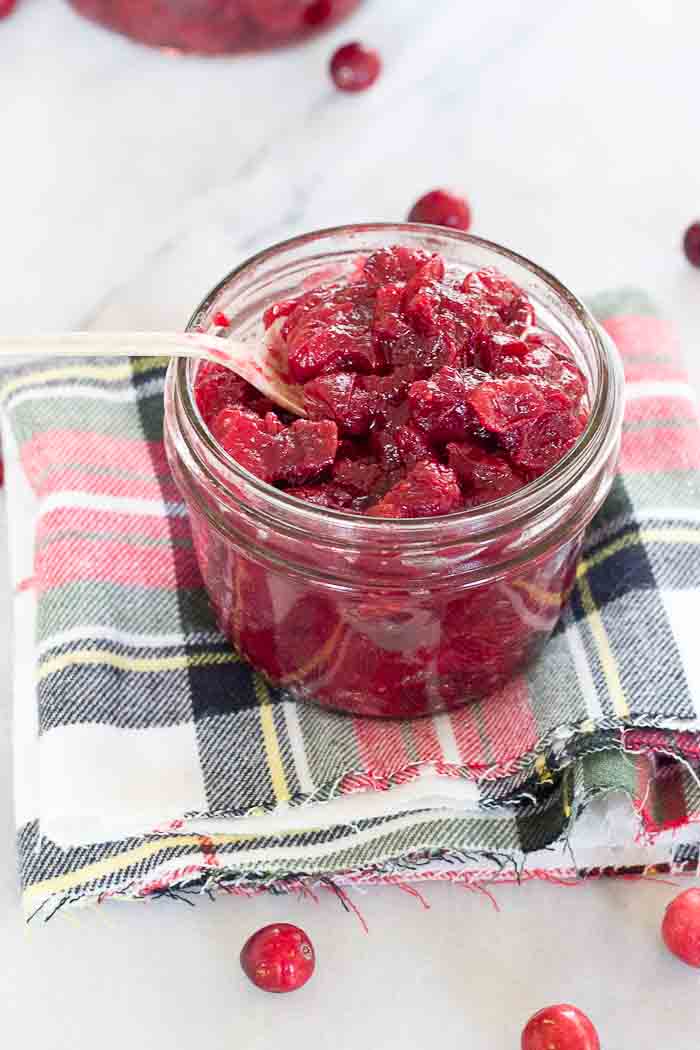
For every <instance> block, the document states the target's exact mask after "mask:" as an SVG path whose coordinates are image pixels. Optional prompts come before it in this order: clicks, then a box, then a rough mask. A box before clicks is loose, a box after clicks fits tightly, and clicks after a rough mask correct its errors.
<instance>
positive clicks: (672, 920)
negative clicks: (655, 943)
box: [661, 886, 700, 967]
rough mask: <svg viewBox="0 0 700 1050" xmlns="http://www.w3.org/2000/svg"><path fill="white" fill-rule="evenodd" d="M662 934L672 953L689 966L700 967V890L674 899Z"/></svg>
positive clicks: (694, 889) (693, 890)
mask: <svg viewBox="0 0 700 1050" xmlns="http://www.w3.org/2000/svg"><path fill="white" fill-rule="evenodd" d="M661 933H662V936H663V939H664V943H665V945H666V947H667V948H668V950H669V951H670V952H673V954H674V955H675V956H677V957H678V958H679V959H681V960H682V961H683V962H684V963H687V965H688V966H696V967H700V889H698V888H697V887H696V886H694V887H692V889H689V890H684V892H683V893H679V894H678V896H677V897H674V898H673V900H672V901H671V903H670V904H669V905H668V907H667V908H666V913H665V915H664V921H663V924H662V927H661Z"/></svg>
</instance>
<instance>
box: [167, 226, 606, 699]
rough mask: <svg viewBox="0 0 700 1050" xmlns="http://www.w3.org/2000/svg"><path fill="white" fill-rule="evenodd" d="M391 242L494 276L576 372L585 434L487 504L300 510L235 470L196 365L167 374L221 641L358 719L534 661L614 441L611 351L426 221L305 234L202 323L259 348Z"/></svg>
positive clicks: (251, 273) (568, 578) (557, 291)
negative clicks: (416, 510)
mask: <svg viewBox="0 0 700 1050" xmlns="http://www.w3.org/2000/svg"><path fill="white" fill-rule="evenodd" d="M388 245H400V246H404V247H405V248H406V249H407V250H408V251H417V250H420V251H425V252H427V253H429V254H432V253H439V254H440V256H442V257H443V258H444V259H445V261H446V264H447V267H448V270H449V271H450V272H455V273H459V274H461V275H462V276H464V275H466V274H468V273H469V272H472V271H477V270H484V269H486V268H488V267H495V268H497V269H498V270H499V271H500V272H501V273H503V274H504V275H505V277H506V278H508V279H509V280H511V281H514V282H515V283H516V284H518V285H519V286H520V287H522V288H523V289H524V291H525V292H526V294H527V296H528V298H529V300H530V302H531V303H533V305H534V307H535V310H536V313H537V315H538V318H539V319H540V321H541V323H543V324H544V325H545V327H546V328H548V329H549V330H551V331H552V332H555V333H556V335H557V337H558V338H559V339H561V340H563V341H564V342H565V343H566V344H567V345H568V346H569V347H570V348H571V349H572V352H573V353H574V354H575V358H576V360H577V362H578V363H579V367H580V368H581V370H582V371H583V373H584V374H585V376H586V379H587V382H588V389H589V398H590V415H589V420H588V424H587V426H586V427H585V430H584V431H583V433H582V435H581V436H580V438H579V439H578V442H577V443H576V445H575V446H574V447H573V448H572V449H571V450H570V451H569V452H567V453H566V454H565V455H564V456H563V458H562V459H561V460H560V461H559V462H557V463H556V464H555V465H554V466H553V467H551V469H549V470H546V471H545V472H544V473H543V474H542V476H540V477H537V478H536V479H535V480H533V481H530V483H528V484H525V485H524V486H523V487H521V488H518V489H517V490H516V491H512V492H507V493H505V494H502V498H498V499H496V500H495V501H494V502H487V503H479V504H478V505H476V506H464V507H463V508H462V509H459V510H457V511H456V512H455V513H451V514H444V515H443V516H440V517H425V518H421V519H416V518H402V519H400V520H398V519H397V518H395V517H392V516H388V517H383V516H378V517H375V516H373V515H372V514H361V513H356V512H348V511H347V510H344V509H336V508H333V507H330V508H329V507H328V506H325V507H324V506H319V505H315V504H313V503H310V502H304V501H302V500H301V499H298V498H296V497H295V496H294V495H292V494H290V493H289V492H285V491H280V490H279V489H275V488H273V487H272V486H271V485H269V484H267V483H266V482H265V481H263V480H261V479H260V478H258V477H255V476H253V475H252V474H250V473H249V472H248V471H246V470H245V469H244V468H243V467H241V466H240V464H238V463H236V462H235V461H234V460H233V459H232V458H231V457H230V456H229V455H227V453H226V451H225V450H224V449H223V448H222V447H221V445H220V444H218V442H217V441H216V440H215V439H214V438H213V436H212V434H211V432H210V431H209V430H208V428H207V427H206V425H205V424H204V420H203V418H202V416H201V415H200V412H199V410H198V408H197V404H196V396H195V384H196V375H197V366H196V364H194V363H192V362H173V363H172V364H171V367H170V370H169V374H168V382H167V390H166V427H165V436H166V447H167V449H168V454H169V457H170V462H171V466H172V469H173V472H174V475H175V478H176V480H177V482H178V484H179V487H180V489H181V491H182V493H183V498H184V499H185V502H186V503H187V506H188V510H189V514H190V519H191V522H192V529H193V536H194V542H195V547H196V550H197V556H198V559H199V562H200V566H201V569H202V574H203V577H204V581H205V584H206V587H207V590H208V592H209V595H210V597H211V599H212V602H213V605H214V607H215V609H216V612H217V615H218V618H219V621H220V623H221V625H222V627H223V629H224V630H225V631H226V632H227V634H228V635H229V637H230V638H231V641H232V643H233V644H234V646H236V648H237V649H238V650H239V651H240V652H241V653H242V654H243V655H244V656H245V657H246V658H247V659H248V660H249V661H250V662H251V663H252V664H253V666H254V667H256V668H257V669H258V670H260V671H262V672H263V673H264V674H265V675H266V676H267V677H268V679H270V681H272V682H273V683H274V684H276V685H279V686H283V687H285V688H287V689H289V690H290V691H291V692H292V693H294V694H295V695H296V696H298V697H300V698H303V699H310V700H315V701H316V702H318V703H321V704H324V705H326V706H328V707H332V708H336V709H340V710H345V711H351V712H354V713H358V714H366V715H381V716H386V717H411V716H415V715H423V714H427V713H432V712H435V711H439V710H443V709H446V708H451V707H455V706H458V705H460V704H463V703H467V702H469V701H470V700H474V699H479V698H482V697H484V696H487V695H488V694H489V693H490V692H492V691H494V690H496V689H498V688H499V687H501V686H503V685H505V684H506V683H507V682H508V681H509V680H510V679H511V678H512V677H513V676H514V675H515V674H516V673H517V672H518V671H520V670H521V669H522V668H523V667H525V666H526V665H527V664H528V663H529V662H530V661H531V660H532V659H533V658H534V657H535V656H536V655H537V653H538V652H539V651H540V649H541V647H542V645H543V644H544V642H545V641H546V638H547V637H548V635H549V634H550V633H551V631H552V629H553V627H554V625H555V624H556V621H557V619H558V617H559V614H560V611H561V608H562V606H563V604H564V603H565V601H566V599H567V597H568V594H569V591H570V589H571V587H572V585H573V582H574V580H575V574H576V566H577V562H578V558H579V554H580V550H581V544H582V539H583V533H584V530H585V527H586V525H587V524H588V522H589V521H590V519H591V517H592V516H593V514H594V513H595V512H596V510H597V509H598V508H599V506H600V505H601V503H602V501H603V499H604V497H605V495H606V494H607V491H608V489H609V486H610V484H611V481H612V477H613V473H614V469H615V464H616V458H617V453H618V449H619V441H620V429H621V416H622V379H621V370H620V366H619V362H618V359H617V355H616V353H615V351H614V349H613V348H612V347H611V344H610V343H609V342H608V341H607V340H606V339H605V338H604V337H603V336H602V334H601V332H600V330H599V329H598V327H597V326H596V325H595V322H593V321H592V319H591V318H590V316H589V315H588V314H587V312H586V311H585V309H584V307H583V306H581V304H580V303H579V302H578V301H577V300H576V299H575V298H574V297H573V296H572V295H571V294H570V293H569V292H567V291H566V289H564V288H563V286H561V285H560V284H559V283H558V282H557V281H556V280H555V279H554V278H552V277H551V276H550V275H548V274H546V273H545V272H544V271H542V270H540V269H539V268H538V267H536V266H534V265H533V264H532V263H529V262H527V261H526V260H524V259H522V258H520V257H518V256H516V255H514V254H513V253H511V252H508V251H507V250H505V249H503V248H499V247H497V246H496V245H491V244H489V243H487V242H484V241H480V240H478V239H476V238H472V237H468V236H466V235H465V234H461V233H458V232H456V231H448V230H438V229H437V228H430V227H425V226H411V225H404V226H392V225H372V226H356V227H345V228H341V229H338V230H331V231H323V232H321V233H317V234H309V235H307V236H306V237H301V238H297V239H295V240H293V241H290V242H287V243H285V244H283V245H279V246H277V247H275V248H272V249H270V250H269V251H267V252H263V253H261V254H260V255H258V256H256V257H255V258H253V259H251V260H249V261H248V262H247V263H245V264H244V265H243V266H241V267H239V268H238V269H237V270H236V271H234V272H233V273H232V274H230V275H229V276H228V277H227V278H225V279H224V281H222V282H221V284H220V285H219V286H218V287H217V288H216V289H214V291H213V292H212V293H211V294H210V295H209V296H208V297H207V299H206V300H205V301H204V303H203V304H202V305H201V306H200V307H199V308H198V310H197V311H196V312H195V314H194V316H193V318H192V321H191V325H192V326H197V327H204V328H208V327H210V326H211V325H212V323H213V318H214V316H215V315H216V314H217V313H219V312H224V313H225V314H226V316H227V317H228V318H229V320H230V328H229V329H228V330H229V331H234V332H235V333H236V336H237V337H242V338H246V337H247V338H251V337H253V338H261V337H262V318H263V314H264V313H265V311H266V310H267V309H268V308H269V307H270V306H272V305H273V304H274V303H277V302H280V301H283V300H289V299H291V298H293V297H294V296H295V295H298V293H299V289H300V287H302V288H308V287H313V286H314V285H317V284H319V283H321V282H327V281H328V279H329V275H331V276H332V277H334V278H337V279H340V280H341V281H342V280H343V279H348V280H351V279H352V277H351V275H352V274H354V273H357V270H358V265H360V261H361V260H362V259H364V258H366V257H367V256H368V255H371V253H372V252H373V251H376V250H378V249H382V248H385V247H386V246H388Z"/></svg>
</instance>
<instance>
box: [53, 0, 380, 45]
mask: <svg viewBox="0 0 700 1050" xmlns="http://www.w3.org/2000/svg"><path fill="white" fill-rule="evenodd" d="M69 3H70V4H71V5H72V6H73V7H74V8H75V9H76V11H79V12H80V13H81V14H83V15H86V16H87V17H88V18H90V19H92V21H93V22H99V23H100V25H103V26H106V27H107V28H108V29H113V30H115V31H116V32H118V33H123V34H124V35H125V36H129V37H131V38H132V39H133V40H138V41H139V42H140V43H142V44H150V45H152V46H153V47H165V48H172V49H173V50H176V51H188V52H189V51H191V52H197V53H199V54H209V55H217V54H231V53H233V52H237V51H261V50H264V49H267V48H274V47H281V46H284V45H286V44H292V43H296V42H297V41H300V40H304V39H306V37H308V36H311V35H312V34H313V33H316V32H319V31H320V30H321V29H329V28H330V27H331V26H333V25H335V24H336V23H337V22H339V21H340V20H341V19H342V18H344V17H345V16H346V15H348V14H350V12H351V11H353V10H354V9H355V8H356V7H358V5H359V3H360V0H69Z"/></svg>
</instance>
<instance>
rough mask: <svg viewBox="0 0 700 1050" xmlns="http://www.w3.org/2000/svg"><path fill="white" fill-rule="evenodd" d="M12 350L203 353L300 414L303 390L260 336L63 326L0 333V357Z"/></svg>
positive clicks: (281, 356) (141, 354)
mask: <svg viewBox="0 0 700 1050" xmlns="http://www.w3.org/2000/svg"><path fill="white" fill-rule="evenodd" d="M15 354H36V355H41V356H42V357H43V356H46V357H53V356H55V355H57V354H59V355H67V356H69V357H76V356H77V357H116V356H126V357H163V356H172V357H194V358H200V359H205V360H207V361H214V362H215V363H216V364H218V365H224V366H225V367H226V368H230V369H231V371H232V372H235V373H236V375H239V376H240V377H241V379H245V380H247V382H249V383H250V384H251V386H254V387H255V389H256V390H259V391H260V393H261V394H264V395H265V397H268V398H269V399H270V401H274V403H275V404H276V405H279V407H280V408H283V409H285V410H286V411H287V412H292V413H293V414H294V415H295V416H305V415H306V411H305V409H304V392H303V390H302V388H301V387H300V386H297V385H296V384H294V383H290V382H289V378H288V375H287V370H286V359H285V355H284V354H282V353H278V352H276V351H275V349H274V348H273V347H271V346H270V345H269V343H267V342H266V341H265V340H260V341H257V342H250V343H244V342H240V341H237V340H235V339H223V338H222V337H221V336H218V335H209V334H207V333H201V332H64V333H59V334H57V335H19V336H2V337H0V360H2V358H3V357H9V356H10V355H15Z"/></svg>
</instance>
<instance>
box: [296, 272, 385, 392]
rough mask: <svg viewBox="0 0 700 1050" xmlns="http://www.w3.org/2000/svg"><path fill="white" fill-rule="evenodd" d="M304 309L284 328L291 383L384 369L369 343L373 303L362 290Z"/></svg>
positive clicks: (377, 351)
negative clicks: (331, 374)
mask: <svg viewBox="0 0 700 1050" xmlns="http://www.w3.org/2000/svg"><path fill="white" fill-rule="evenodd" d="M311 294H312V296H315V297H317V296H318V293H311ZM303 307H304V304H301V306H298V307H297V308H296V309H295V310H293V311H292V312H291V313H290V314H289V316H288V317H287V320H286V323H285V326H284V328H283V334H284V336H285V337H286V341H287V349H288V353H289V373H290V375H291V377H292V379H293V380H294V382H296V383H305V382H306V381H307V380H309V379H314V378H315V377H316V376H319V375H323V374H325V373H328V372H339V371H341V370H342V369H348V370H350V371H353V372H374V371H376V370H378V369H380V368H382V367H383V366H384V364H385V358H384V354H383V353H382V351H381V348H380V347H379V346H376V345H375V343H374V341H373V339H372V330H371V324H372V316H373V312H374V307H373V303H372V301H371V299H370V298H369V297H368V296H367V294H366V292H365V290H364V289H362V288H359V287H358V288H356V289H354V290H353V291H352V292H350V291H349V290H347V289H346V290H345V291H344V293H343V294H342V295H337V296H334V295H332V294H331V295H329V296H328V297H326V298H325V299H323V300H322V301H320V302H316V303H315V304H314V305H311V306H310V307H309V308H308V309H305V308H303Z"/></svg>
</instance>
